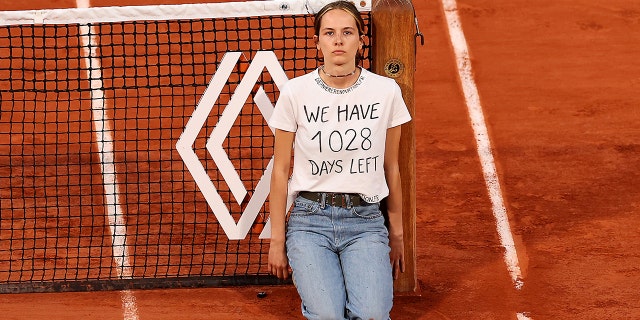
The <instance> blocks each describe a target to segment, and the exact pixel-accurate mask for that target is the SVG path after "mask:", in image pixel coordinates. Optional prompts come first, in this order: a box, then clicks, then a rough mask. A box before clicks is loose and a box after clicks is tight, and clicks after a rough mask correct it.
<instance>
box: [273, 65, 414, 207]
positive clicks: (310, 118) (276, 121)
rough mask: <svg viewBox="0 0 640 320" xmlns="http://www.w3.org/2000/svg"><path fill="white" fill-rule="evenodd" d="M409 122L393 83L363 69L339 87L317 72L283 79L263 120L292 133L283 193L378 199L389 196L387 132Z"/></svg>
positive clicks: (369, 200)
mask: <svg viewBox="0 0 640 320" xmlns="http://www.w3.org/2000/svg"><path fill="white" fill-rule="evenodd" d="M410 120H411V116H410V115H409V111H408V110H407V106H406V105H405V103H404V100H403V99H402V93H401V91H400V87H399V86H398V84H397V83H396V82H395V80H393V79H391V78H386V77H383V76H380V75H377V74H374V73H372V72H369V71H367V70H365V69H362V72H361V74H360V77H359V78H358V80H357V81H356V82H355V83H354V84H353V85H352V86H351V87H349V88H345V89H336V88H332V87H329V86H328V85H327V84H325V83H324V81H322V79H321V78H320V76H319V74H318V69H316V70H314V71H312V72H310V73H308V74H305V75H303V76H300V77H297V78H293V79H291V80H289V81H288V82H287V83H286V84H285V85H284V86H283V88H282V89H281V91H280V97H279V99H278V102H277V103H276V107H275V110H274V112H273V114H272V116H271V118H270V119H269V125H270V126H272V127H274V128H277V129H280V130H284V131H289V132H295V133H296V135H295V143H294V152H293V154H294V164H293V172H292V175H291V179H290V180H289V191H288V195H289V196H290V197H294V196H296V195H297V194H298V192H300V191H313V192H339V193H357V194H359V195H360V197H362V199H364V200H365V201H367V202H378V201H380V200H382V199H383V198H385V197H386V196H388V195H389V188H388V186H387V183H386V179H385V175H384V167H383V165H384V151H385V141H386V134H387V129H388V128H392V127H395V126H398V125H401V124H403V123H405V122H408V121H410Z"/></svg>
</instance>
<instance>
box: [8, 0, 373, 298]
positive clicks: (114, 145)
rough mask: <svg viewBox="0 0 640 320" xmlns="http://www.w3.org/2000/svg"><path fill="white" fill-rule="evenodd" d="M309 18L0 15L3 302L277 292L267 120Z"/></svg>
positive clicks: (252, 5) (301, 51) (236, 11)
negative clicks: (172, 290) (31, 295)
mask: <svg viewBox="0 0 640 320" xmlns="http://www.w3.org/2000/svg"><path fill="white" fill-rule="evenodd" d="M325 2H326V1H325ZM321 5H322V1H320V0H317V1H295V0H292V1H256V2H244V3H241V2H238V3H209V4H193V5H163V6H137V7H107V8H85V9H55V10H36V11H4V12H0V216H1V217H0V292H38V291H39V292H43V291H78V290H101V289H121V288H148V287H154V288H157V287H182V286H216V285H238V284H270V283H277V281H276V280H275V279H274V278H273V277H271V276H268V274H267V269H266V263H267V257H266V255H267V252H268V246H267V245H266V242H265V240H264V239H265V238H267V237H268V223H267V219H266V217H267V212H268V201H267V193H268V190H267V189H268V180H265V179H267V178H268V175H267V174H266V173H268V171H269V163H270V160H271V157H272V153H273V150H272V148H273V134H272V132H271V130H270V128H269V127H268V126H267V124H266V122H265V118H268V117H269V115H270V112H271V111H272V109H273V105H274V104H275V101H276V99H277V96H278V87H279V86H280V85H281V84H282V83H283V81H285V80H286V79H287V78H292V77H294V76H299V75H302V74H304V73H307V72H309V71H310V70H312V69H314V68H316V67H317V65H318V60H317V59H316V56H317V52H316V51H317V50H316V48H315V45H314V43H313V41H312V35H313V30H312V14H313V12H314V11H316V10H317V9H319V8H320V7H321ZM358 6H359V9H360V10H361V12H362V15H363V17H364V18H365V21H366V22H367V24H369V25H370V8H371V5H370V2H369V1H359V2H358ZM370 29H371V28H369V30H370ZM369 38H370V37H367V39H369ZM369 53H370V44H369V43H368V40H367V43H366V44H365V48H364V57H365V59H364V60H363V62H362V63H363V66H364V67H365V68H369V65H370V64H371V58H370V54H369ZM265 181H266V182H265ZM265 184H266V187H265Z"/></svg>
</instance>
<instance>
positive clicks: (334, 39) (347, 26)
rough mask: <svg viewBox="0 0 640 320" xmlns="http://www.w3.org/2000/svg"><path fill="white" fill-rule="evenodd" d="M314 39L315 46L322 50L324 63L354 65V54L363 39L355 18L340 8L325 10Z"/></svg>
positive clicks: (328, 64) (360, 46) (359, 47)
mask: <svg viewBox="0 0 640 320" xmlns="http://www.w3.org/2000/svg"><path fill="white" fill-rule="evenodd" d="M314 39H315V41H316V47H317V48H318V50H320V51H322V55H323V56H324V63H325V65H327V66H349V65H353V66H354V67H355V61H356V54H357V53H358V50H360V49H361V48H362V45H363V41H362V37H361V36H360V35H359V34H358V27H357V25H356V21H355V19H354V18H353V17H352V16H351V15H350V14H349V13H348V12H346V11H344V10H341V9H333V10H330V11H327V12H326V13H325V14H324V15H323V16H322V21H320V31H319V34H318V35H316V36H314Z"/></svg>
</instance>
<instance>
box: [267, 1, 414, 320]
mask: <svg viewBox="0 0 640 320" xmlns="http://www.w3.org/2000/svg"><path fill="white" fill-rule="evenodd" d="M314 28H315V35H314V37H313V39H314V41H315V43H316V46H317V48H318V50H319V51H320V52H321V54H322V57H323V65H321V66H320V67H319V68H318V69H316V70H314V71H312V72H311V73H308V74H306V75H303V76H301V77H297V78H294V79H291V80H290V81H288V82H287V83H286V84H285V86H284V87H283V88H282V90H281V92H280V98H279V99H278V102H277V103H276V107H275V111H274V113H273V115H272V117H271V119H270V121H269V124H270V125H271V126H273V127H274V128H276V134H275V147H274V153H275V159H274V167H273V174H272V178H271V195H270V201H269V206H270V211H271V212H270V219H271V226H272V229H271V242H270V248H269V270H270V272H271V273H272V274H274V275H276V276H277V277H278V278H282V279H284V278H287V277H288V276H289V272H290V270H292V273H293V281H294V284H295V286H296V288H297V290H298V293H299V294H300V297H301V299H302V313H303V315H304V316H305V317H306V318H307V319H367V320H368V319H376V320H386V319H388V318H389V312H390V311H391V306H392V300H393V278H397V276H398V273H399V272H403V271H404V255H403V247H404V246H403V240H402V237H403V230H402V200H401V198H402V190H401V185H400V174H399V167H398V149H399V141H400V128H401V127H400V125H401V124H403V123H405V122H408V121H410V120H411V116H410V115H409V112H408V111H407V108H406V105H405V103H404V101H403V100H402V95H401V92H400V87H399V86H398V85H397V84H396V82H395V81H394V80H393V79H389V78H385V77H382V76H379V75H376V74H373V73H371V72H369V71H367V70H365V69H363V68H361V67H359V66H358V62H359V60H360V53H359V52H360V50H361V49H362V46H363V35H364V22H363V20H362V18H361V16H360V14H359V12H358V10H357V8H356V7H355V5H353V4H352V3H351V2H348V1H336V2H332V3H329V4H328V5H326V6H325V7H323V8H322V9H321V10H320V11H319V12H318V13H317V14H316V16H315V24H314ZM292 147H293V154H292ZM292 155H293V171H292V173H291V177H290V176H289V173H290V168H291V158H292ZM288 197H291V199H295V201H294V206H293V208H292V210H291V214H290V216H289V218H288V220H287V218H286V213H287V206H286V204H287V199H288ZM384 198H387V199H386V202H387V209H388V219H389V221H388V225H389V228H388V229H387V227H385V220H384V217H383V215H382V213H381V211H380V201H381V200H382V199H384ZM289 266H290V268H291V269H289Z"/></svg>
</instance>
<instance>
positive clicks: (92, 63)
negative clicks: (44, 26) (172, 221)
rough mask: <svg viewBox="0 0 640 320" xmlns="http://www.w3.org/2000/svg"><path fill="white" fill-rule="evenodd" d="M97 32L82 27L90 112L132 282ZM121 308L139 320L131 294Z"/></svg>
mask: <svg viewBox="0 0 640 320" xmlns="http://www.w3.org/2000/svg"><path fill="white" fill-rule="evenodd" d="M76 5H77V7H78V8H89V7H90V6H91V4H90V3H89V0H76ZM95 34H96V31H95V28H94V27H92V26H89V25H80V40H81V42H82V49H83V50H82V52H83V57H84V59H85V64H86V66H87V76H88V78H89V81H90V85H91V110H92V115H93V127H94V130H95V135H96V144H97V145H98V152H99V155H100V167H101V169H102V180H103V185H104V193H105V203H106V206H107V216H108V220H109V230H110V231H111V246H112V250H113V259H114V262H115V264H116V272H117V274H118V277H119V278H131V267H130V264H129V254H128V252H127V243H126V236H127V229H126V225H125V220H124V214H123V211H122V207H121V206H120V199H119V192H118V182H117V179H116V167H115V157H114V154H113V133H112V132H113V130H112V129H111V126H110V125H109V119H108V118H107V116H106V108H105V98H104V91H102V89H101V88H102V72H101V65H100V60H99V59H98V58H97V53H96V48H97V46H98V41H97V40H96V38H95ZM120 296H121V300H122V308H123V312H124V319H125V320H137V319H138V310H137V306H136V299H135V297H134V295H133V293H132V292H131V291H129V290H125V291H121V293H120Z"/></svg>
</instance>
